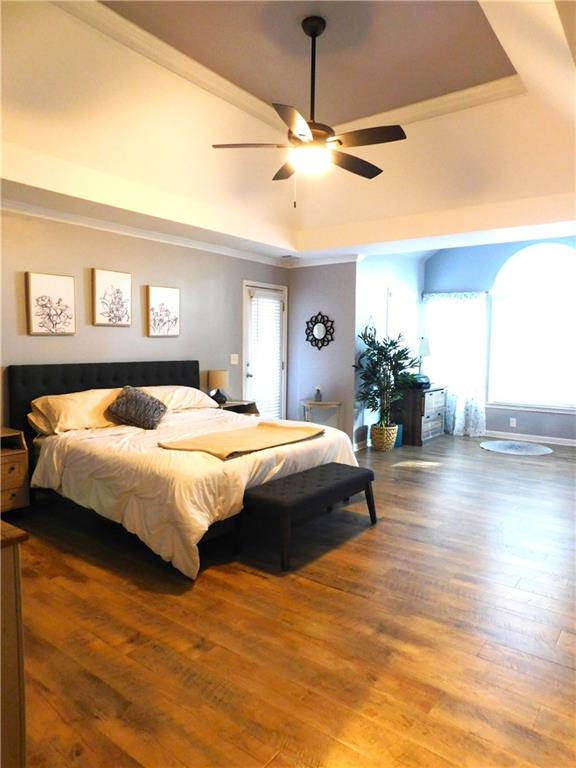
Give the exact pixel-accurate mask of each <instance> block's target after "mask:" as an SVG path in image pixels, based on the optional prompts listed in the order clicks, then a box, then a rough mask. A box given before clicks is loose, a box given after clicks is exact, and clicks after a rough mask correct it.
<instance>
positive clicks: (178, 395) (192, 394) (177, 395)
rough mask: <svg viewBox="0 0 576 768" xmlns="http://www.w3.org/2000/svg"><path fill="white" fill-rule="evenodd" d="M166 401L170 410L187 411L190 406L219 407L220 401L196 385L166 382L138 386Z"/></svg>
mask: <svg viewBox="0 0 576 768" xmlns="http://www.w3.org/2000/svg"><path fill="white" fill-rule="evenodd" d="M138 389H142V390H143V391H144V392H146V393H147V394H149V395H152V397H156V398H157V399H158V400H160V401H161V402H163V403H164V405H165V406H166V408H167V409H168V410H169V411H185V410H188V409H189V408H218V403H217V402H215V401H214V400H212V398H211V397H209V396H208V395H206V394H205V393H204V392H201V391H200V390H199V389H195V388H194V387H182V386H178V385H176V384H164V385H161V386H157V387H138Z"/></svg>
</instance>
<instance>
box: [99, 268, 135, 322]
mask: <svg viewBox="0 0 576 768" xmlns="http://www.w3.org/2000/svg"><path fill="white" fill-rule="evenodd" d="M92 324H93V325H104V326H108V327H115V328H123V327H124V328H125V327H127V326H130V325H132V275H131V273H130V272H116V271H114V270H110V269H93V270H92Z"/></svg>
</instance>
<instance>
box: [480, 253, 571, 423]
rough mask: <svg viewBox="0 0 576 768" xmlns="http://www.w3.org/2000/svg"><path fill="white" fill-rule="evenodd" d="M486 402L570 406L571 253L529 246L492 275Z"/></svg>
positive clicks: (556, 406)
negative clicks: (488, 374) (487, 400)
mask: <svg viewBox="0 0 576 768" xmlns="http://www.w3.org/2000/svg"><path fill="white" fill-rule="evenodd" d="M489 400H490V402H493V403H505V404H514V405H533V406H543V407H546V406H548V407H554V408H567V407H572V408H573V407H574V406H575V404H576V249H574V248H571V247H570V246H568V245H561V244H559V243H555V244H554V243H547V244H539V245H530V246H528V247H527V248H523V249H522V250H521V251H518V253H516V254H514V256H511V257H510V259H508V261H507V262H506V263H505V264H504V265H503V267H502V268H501V269H500V271H499V272H498V275H497V276H496V280H495V281H494V288H493V290H492V323H491V332H490V376H489Z"/></svg>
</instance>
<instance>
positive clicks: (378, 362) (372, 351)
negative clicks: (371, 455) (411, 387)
mask: <svg viewBox="0 0 576 768" xmlns="http://www.w3.org/2000/svg"><path fill="white" fill-rule="evenodd" d="M358 338H359V339H360V341H361V342H362V343H363V345H364V349H363V350H362V352H361V353H360V355H359V356H358V362H357V364H356V370H357V371H358V375H359V377H360V390H359V392H358V400H360V401H361V402H363V403H364V404H365V405H366V407H367V408H369V409H370V410H371V411H373V412H375V413H377V414H378V421H377V422H376V423H375V424H373V425H372V427H371V428H370V437H371V440H372V447H373V448H375V449H376V450H377V451H389V450H391V449H392V448H393V446H394V442H395V440H396V434H397V432H398V425H397V424H392V422H391V410H392V404H393V403H394V402H395V401H396V400H399V399H400V398H401V397H402V391H401V390H402V389H403V388H405V387H406V384H407V381H408V377H411V374H410V373H408V371H409V369H410V368H415V367H416V366H417V365H418V359H417V358H415V357H412V353H411V351H410V349H409V348H408V347H405V346H403V345H402V336H398V338H396V339H394V338H391V337H389V336H386V337H384V338H383V339H381V340H378V339H377V338H376V329H375V328H373V327H372V326H366V328H364V330H363V331H362V333H360V334H359V335H358Z"/></svg>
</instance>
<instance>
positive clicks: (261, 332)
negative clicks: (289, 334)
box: [243, 281, 287, 419]
mask: <svg viewBox="0 0 576 768" xmlns="http://www.w3.org/2000/svg"><path fill="white" fill-rule="evenodd" d="M286 304H287V288H286V287H284V286H279V285H267V284H265V283H252V282H248V281H244V350H243V359H244V379H243V381H244V387H243V397H244V399H245V400H254V401H255V403H256V406H257V407H258V410H259V411H260V414H261V416H263V417H264V418H266V419H283V418H285V417H286V327H287V324H286Z"/></svg>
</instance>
